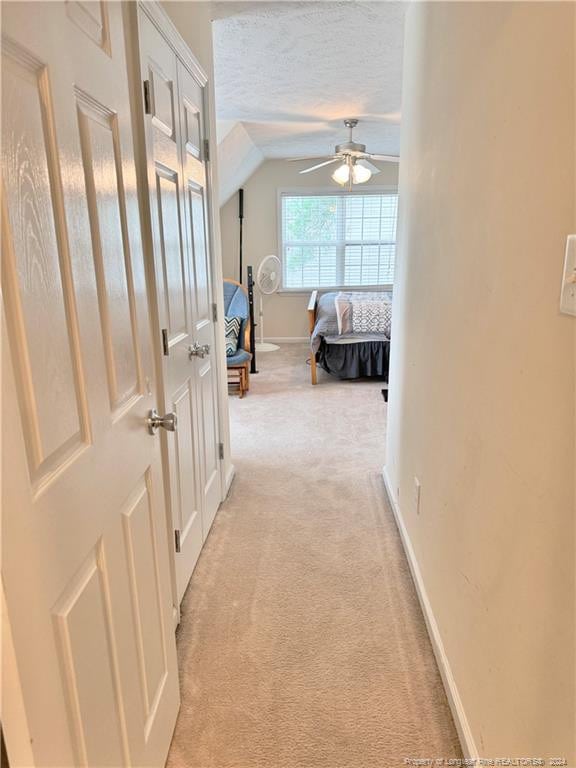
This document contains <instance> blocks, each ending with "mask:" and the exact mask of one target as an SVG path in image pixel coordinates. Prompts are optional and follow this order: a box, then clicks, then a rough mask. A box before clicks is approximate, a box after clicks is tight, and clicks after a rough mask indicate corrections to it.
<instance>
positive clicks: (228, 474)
mask: <svg viewBox="0 0 576 768" xmlns="http://www.w3.org/2000/svg"><path fill="white" fill-rule="evenodd" d="M235 474H236V467H235V466H234V464H230V466H229V467H228V471H227V472H226V479H225V481H224V496H223V498H222V501H225V500H226V498H227V497H228V493H229V492H230V486H231V485H232V481H233V480H234V476H235Z"/></svg>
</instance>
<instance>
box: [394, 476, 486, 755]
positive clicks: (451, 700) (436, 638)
mask: <svg viewBox="0 0 576 768" xmlns="http://www.w3.org/2000/svg"><path fill="white" fill-rule="evenodd" d="M382 477H383V478H384V486H385V488H386V494H387V496H388V500H389V501H390V506H391V507H392V511H393V513H394V518H395V519H396V525H397V526H398V531H399V532H400V538H401V539H402V545H403V547H404V552H405V553H406V558H407V560H408V565H409V566H410V572H411V573H412V579H413V581H414V586H415V587H416V592H417V594H418V599H419V601H420V605H421V607H422V613H423V614H424V620H425V621H426V627H427V629H428V635H429V637H430V642H431V643H432V649H433V651H434V656H435V657H436V663H437V664H438V669H439V671H440V675H441V677H442V682H443V684H444V689H445V691H446V696H447V697H448V704H449V705H450V709H451V711H452V717H453V718H454V724H455V725H456V730H457V731H458V737H459V739H460V744H461V746H462V751H463V752H464V756H465V757H466V758H468V759H470V760H479V759H480V753H479V752H478V749H477V747H476V742H475V741H474V737H473V735H472V730H471V728H470V724H469V722H468V718H467V717H466V712H465V710H464V705H463V704H462V699H461V698H460V693H459V691H458V687H457V685H456V681H455V679H454V675H453V674H452V669H451V667H450V662H449V660H448V656H447V655H446V651H445V649H444V644H443V642H442V636H441V634H440V629H439V628H438V624H437V622H436V617H435V616H434V612H433V610H432V605H431V604H430V600H429V598H428V593H427V592H426V587H425V585H424V578H423V576H422V572H421V570H420V566H419V564H418V560H417V559H416V554H415V552H414V548H413V546H412V542H411V541H410V536H409V535H408V530H407V528H406V526H405V524H404V520H403V517H402V513H401V511H400V506H399V504H398V500H397V498H396V494H395V493H394V491H393V490H392V484H391V482H390V478H389V477H388V472H387V469H386V467H384V469H383V471H382Z"/></svg>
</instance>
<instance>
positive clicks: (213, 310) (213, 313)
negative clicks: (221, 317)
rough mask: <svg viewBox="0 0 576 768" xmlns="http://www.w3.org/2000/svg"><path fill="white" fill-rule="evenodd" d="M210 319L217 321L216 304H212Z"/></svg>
mask: <svg viewBox="0 0 576 768" xmlns="http://www.w3.org/2000/svg"><path fill="white" fill-rule="evenodd" d="M212 320H213V321H214V322H215V323H217V322H218V304H212Z"/></svg>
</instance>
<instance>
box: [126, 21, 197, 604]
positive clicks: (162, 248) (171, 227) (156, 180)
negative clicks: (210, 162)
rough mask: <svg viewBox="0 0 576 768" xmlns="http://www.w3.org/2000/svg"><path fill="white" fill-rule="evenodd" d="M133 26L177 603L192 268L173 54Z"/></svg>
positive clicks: (192, 509)
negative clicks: (145, 107) (140, 80)
mask: <svg viewBox="0 0 576 768" xmlns="http://www.w3.org/2000/svg"><path fill="white" fill-rule="evenodd" d="M139 28H140V51H141V68H142V76H143V77H144V78H145V79H146V80H147V81H148V84H149V85H148V99H149V112H150V114H149V115H148V116H146V144H147V155H148V184H149V191H150V211H151V222H152V230H153V240H154V273H155V283H156V298H157V313H158V315H157V316H158V323H159V326H160V327H159V328H158V333H159V334H161V336H162V337H163V338H162V348H163V351H162V365H161V372H162V375H161V382H160V383H161V390H162V397H163V402H164V406H163V407H164V408H165V409H166V410H168V411H173V412H174V413H176V414H177V416H178V429H177V430H176V432H174V433H170V434H166V435H164V436H163V449H164V456H163V458H164V471H165V480H166V498H167V503H168V505H169V508H170V520H171V529H172V530H171V532H170V533H171V536H173V537H174V541H173V544H172V546H173V550H174V551H175V555H174V557H175V590H176V601H177V603H178V604H179V603H180V601H181V599H182V596H183V594H184V591H185V590H186V587H187V586H188V582H189V581H190V576H191V575H192V571H193V570H194V566H195V565H196V561H197V560H198V556H199V554H200V550H201V549H202V542H203V524H202V496H201V492H200V491H201V475H200V472H201V457H200V451H201V444H200V440H199V435H200V428H199V419H198V405H197V391H196V390H197V382H196V369H195V365H194V364H193V362H192V361H191V360H190V353H189V350H190V347H191V345H192V344H193V343H194V333H193V306H192V305H193V302H194V293H193V283H192V281H193V264H192V262H191V259H190V251H189V249H188V243H187V239H186V235H185V227H184V220H185V214H184V200H185V198H184V182H183V178H182V157H181V148H180V119H179V113H178V98H177V92H178V72H177V60H176V55H175V53H174V52H173V50H172V49H171V47H170V46H169V45H168V44H167V42H166V41H165V40H164V38H163V37H162V35H161V34H160V33H159V31H158V30H157V28H156V27H155V25H154V24H153V23H152V22H151V21H150V19H149V18H148V17H147V16H146V14H145V13H143V12H142V11H140V13H139ZM176 610H177V608H176Z"/></svg>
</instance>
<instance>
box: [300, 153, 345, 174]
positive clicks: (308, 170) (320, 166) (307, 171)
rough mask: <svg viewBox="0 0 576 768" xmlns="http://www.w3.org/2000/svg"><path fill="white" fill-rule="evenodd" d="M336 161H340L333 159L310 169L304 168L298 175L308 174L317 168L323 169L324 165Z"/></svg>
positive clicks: (336, 158) (337, 158)
mask: <svg viewBox="0 0 576 768" xmlns="http://www.w3.org/2000/svg"><path fill="white" fill-rule="evenodd" d="M338 160H340V158H339V157H333V158H332V159H331V160H325V161H324V162H323V163H318V165H313V166H312V168H306V169H304V170H303V171H300V173H310V171H316V170H318V168H323V167H324V166H325V165H330V163H337V162H338Z"/></svg>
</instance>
